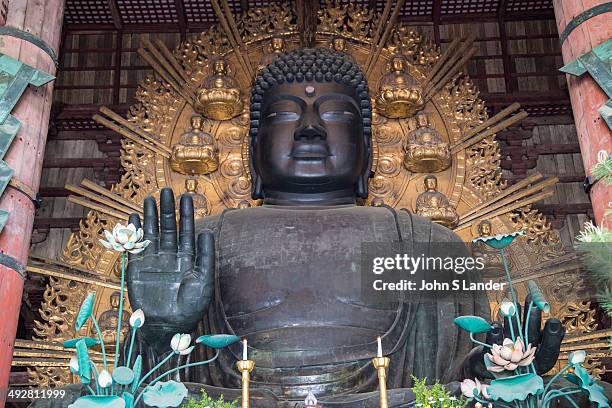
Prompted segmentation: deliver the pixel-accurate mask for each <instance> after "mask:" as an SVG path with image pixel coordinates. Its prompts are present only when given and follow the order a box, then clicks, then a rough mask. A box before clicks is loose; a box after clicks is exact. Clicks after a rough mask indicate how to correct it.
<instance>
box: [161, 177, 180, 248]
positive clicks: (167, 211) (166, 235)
mask: <svg viewBox="0 0 612 408" xmlns="http://www.w3.org/2000/svg"><path fill="white" fill-rule="evenodd" d="M175 208H176V207H175V204H174V193H172V189H171V188H170V187H165V188H163V189H162V191H161V194H160V197H159V209H160V218H159V229H160V236H159V250H160V251H163V252H176V209H175Z"/></svg>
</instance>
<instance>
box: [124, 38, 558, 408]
mask: <svg viewBox="0 0 612 408" xmlns="http://www.w3.org/2000/svg"><path fill="white" fill-rule="evenodd" d="M250 112H251V113H250V115H251V126H250V133H249V138H250V175H251V180H252V185H253V192H252V195H253V198H255V199H261V200H262V203H263V204H262V205H261V206H257V207H251V208H242V209H230V210H226V211H225V212H223V213H222V214H221V215H215V216H207V217H204V218H203V219H201V220H199V221H198V223H196V222H195V221H194V216H193V214H194V208H193V201H192V199H191V196H190V195H184V196H183V197H182V198H181V200H180V204H179V207H180V208H179V222H178V224H179V227H178V228H177V222H176V215H175V199H174V197H173V193H172V190H170V189H164V190H162V191H161V196H160V207H159V208H160V209H159V216H158V208H157V205H156V202H155V200H154V199H153V198H152V197H149V198H147V199H146V200H145V202H144V221H143V223H142V226H143V228H144V233H145V239H148V240H151V242H152V244H151V245H149V247H148V248H147V249H146V250H145V251H144V252H143V253H141V254H139V255H133V256H130V259H129V268H128V269H129V270H128V287H129V298H130V303H131V306H132V308H133V309H138V308H142V309H143V310H144V312H145V314H146V316H147V321H146V324H145V325H144V326H143V328H142V334H143V337H144V339H143V340H144V342H145V343H147V344H148V345H149V346H151V347H152V348H153V349H156V350H158V351H162V350H163V351H165V350H168V344H169V339H170V337H171V336H172V335H173V334H174V333H177V332H180V333H192V332H194V331H197V330H202V329H203V330H204V332H205V333H230V334H236V335H238V336H240V337H244V338H247V339H248V344H249V357H250V358H252V359H253V360H254V361H255V369H254V371H253V372H252V373H251V378H252V385H251V387H252V389H254V394H256V395H257V392H258V390H259V391H261V392H262V393H263V394H260V395H264V397H260V398H259V399H258V398H255V399H254V400H253V402H252V406H261V407H272V406H294V405H292V404H294V403H293V402H292V401H303V400H304V397H305V396H306V395H307V394H308V392H312V393H313V394H315V395H316V396H317V397H318V398H319V400H320V403H321V404H322V405H323V406H334V407H336V406H342V407H370V406H372V407H373V406H378V405H377V404H378V397H377V395H376V393H375V392H372V391H374V390H375V389H376V386H377V377H376V372H375V370H374V369H373V367H372V365H371V358H372V357H373V356H374V355H375V353H376V337H377V336H379V335H381V336H382V338H383V349H384V350H385V354H386V355H387V356H388V357H389V358H390V359H391V365H390V371H389V376H388V386H389V388H392V389H400V390H399V391H393V390H391V392H390V401H391V404H392V406H407V405H405V404H408V403H410V401H412V400H413V395H412V393H411V392H410V391H409V390H405V389H404V390H401V389H402V388H406V387H409V386H411V375H415V376H417V377H419V378H424V377H427V378H428V379H429V380H430V381H433V380H435V379H439V380H441V381H452V380H454V379H460V378H456V377H455V375H456V374H455V373H457V372H461V371H463V372H464V373H469V374H470V375H476V374H477V373H478V372H479V371H478V370H481V371H482V369H483V367H482V364H480V366H479V364H478V363H477V362H475V363H470V361H473V359H472V360H470V359H468V360H465V357H466V355H467V354H468V352H469V351H470V348H471V346H470V340H469V337H468V335H467V334H466V333H465V332H461V331H460V330H459V329H458V328H457V327H456V326H455V325H454V324H453V319H454V318H455V317H456V316H459V315H481V316H484V317H488V316H489V311H488V303H487V300H486V297H485V294H484V293H477V292H474V293H473V294H471V295H460V294H456V295H453V294H451V295H447V296H445V297H440V298H438V297H433V296H431V297H430V296H419V294H418V293H414V294H407V295H405V296H403V297H401V296H399V295H398V296H397V298H392V297H393V295H389V296H390V297H391V298H390V299H389V301H388V302H387V303H384V304H381V303H380V302H374V301H371V300H369V299H366V298H364V297H363V296H362V292H361V290H360V282H361V272H360V269H361V266H360V261H361V246H362V243H364V242H400V241H402V242H404V243H408V244H412V243H427V244H430V243H431V244H432V245H431V248H436V246H435V245H433V244H435V243H456V244H458V246H457V247H458V248H461V249H459V250H457V251H456V252H457V253H455V254H452V255H454V256H469V251H468V249H467V247H465V246H464V245H463V243H462V242H461V240H460V238H459V237H458V236H457V235H456V234H454V233H453V232H452V231H451V230H449V229H447V228H445V227H443V226H441V225H438V224H435V223H432V222H431V221H430V220H429V219H426V218H423V217H420V216H416V215H414V214H411V213H410V212H407V211H395V210H394V209H392V208H390V207H388V206H384V205H383V206H378V207H373V206H358V205H356V203H357V201H358V199H364V198H366V197H367V195H368V178H369V177H370V168H371V161H372V157H371V148H372V147H371V137H372V135H371V105H370V95H369V92H368V85H367V83H366V80H365V78H364V76H363V74H362V72H361V70H360V69H359V67H358V66H357V65H356V63H355V62H354V61H353V60H352V59H350V58H349V57H347V56H346V55H345V54H343V53H339V52H336V51H334V50H330V49H299V50H295V51H291V52H289V53H285V54H282V55H280V56H279V57H278V58H276V59H275V60H274V61H273V62H272V63H271V64H270V65H268V66H267V67H266V68H264V69H263V70H261V72H260V74H259V75H258V77H257V78H256V80H255V82H254V86H253V90H252V95H251V111H250ZM130 222H132V223H134V224H136V225H138V226H140V225H141V221H140V218H139V217H138V215H133V216H132V217H131V218H130ZM177 230H178V231H177ZM196 235H197V243H196V239H195V237H196ZM451 252H452V251H451ZM428 255H430V256H436V255H441V254H438V253H437V252H436V250H433V249H432V252H431V253H429V254H428ZM448 255H449V254H448V253H444V256H448ZM449 273H453V272H452V271H451V272H449ZM463 277H464V278H466V279H471V280H478V279H479V278H478V276H477V275H476V274H475V273H474V272H473V271H468V272H466V274H465V275H463ZM547 327H548V326H547ZM543 336H544V340H543V341H544V344H545V345H546V347H541V349H542V350H543V351H542V352H541V353H539V354H538V356H537V357H536V365H538V368H539V369H540V370H543V371H545V370H548V369H549V368H550V367H547V366H546V365H547V364H549V360H550V357H551V353H552V354H553V358H552V360H556V355H554V354H555V353H557V354H558V350H559V343H560V336H559V335H558V333H553V331H550V330H549V331H546V329H545V331H544V333H543ZM551 350H552V351H551ZM476 354H478V352H476ZM472 355H474V353H472ZM239 356H240V354H239V351H238V350H237V349H233V348H230V349H228V350H224V351H223V352H222V353H221V356H220V358H219V359H218V360H217V361H216V362H215V363H214V364H212V365H210V366H205V367H203V368H201V370H199V371H197V372H192V373H189V378H188V379H189V380H191V381H199V382H202V383H205V385H203V386H204V387H205V388H206V389H207V390H208V391H209V393H217V394H218V393H222V394H224V395H225V396H226V399H227V398H231V397H232V396H238V395H239V387H240V376H239V373H238V372H237V371H236V368H235V363H236V361H237V360H238V359H239V358H240V357H239ZM465 361H467V362H468V363H465V364H469V366H466V365H465V364H464V362H465ZM480 361H482V359H480ZM544 361H545V362H546V364H544V363H542V362H544ZM232 390H234V391H238V392H234V391H232ZM266 396H267V397H266ZM271 400H274V401H276V402H274V403H272V402H270V401H271Z"/></svg>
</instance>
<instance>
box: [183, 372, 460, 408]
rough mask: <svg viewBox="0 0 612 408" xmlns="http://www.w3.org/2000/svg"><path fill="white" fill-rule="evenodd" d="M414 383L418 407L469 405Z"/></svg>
mask: <svg viewBox="0 0 612 408" xmlns="http://www.w3.org/2000/svg"><path fill="white" fill-rule="evenodd" d="M412 381H414V385H413V387H412V392H414V395H415V396H416V406H417V407H419V408H420V407H423V408H463V407H465V406H466V405H467V401H466V400H465V399H463V398H461V399H458V398H456V397H454V396H453V395H451V394H449V393H448V392H446V389H445V388H444V386H443V385H442V384H440V383H439V382H437V381H436V383H435V384H434V385H433V386H427V385H426V384H425V383H426V381H427V379H426V378H423V379H418V378H417V377H415V376H414V375H413V376H412ZM189 408H194V407H189Z"/></svg>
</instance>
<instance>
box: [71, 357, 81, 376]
mask: <svg viewBox="0 0 612 408" xmlns="http://www.w3.org/2000/svg"><path fill="white" fill-rule="evenodd" d="M70 372H71V373H72V374H78V372H79V359H78V358H77V356H72V357H70Z"/></svg>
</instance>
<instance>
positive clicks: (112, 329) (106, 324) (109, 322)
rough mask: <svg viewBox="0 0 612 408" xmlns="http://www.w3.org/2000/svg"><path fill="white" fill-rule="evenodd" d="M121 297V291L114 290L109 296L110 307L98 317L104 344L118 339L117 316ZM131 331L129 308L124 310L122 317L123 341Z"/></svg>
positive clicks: (113, 342) (121, 339)
mask: <svg viewBox="0 0 612 408" xmlns="http://www.w3.org/2000/svg"><path fill="white" fill-rule="evenodd" d="M120 297H121V293H120V292H118V291H114V292H113V293H111V295H110V298H109V301H110V309H108V310H106V311H104V312H102V314H101V315H100V317H99V318H98V322H99V325H100V330H101V331H102V340H103V341H104V344H111V345H114V344H115V341H116V339H117V316H118V312H119V303H120V302H119V301H120ZM129 332H130V312H128V311H127V310H123V313H122V317H121V338H120V342H121V343H123V341H124V340H125V338H126V336H127V335H128V334H129Z"/></svg>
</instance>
